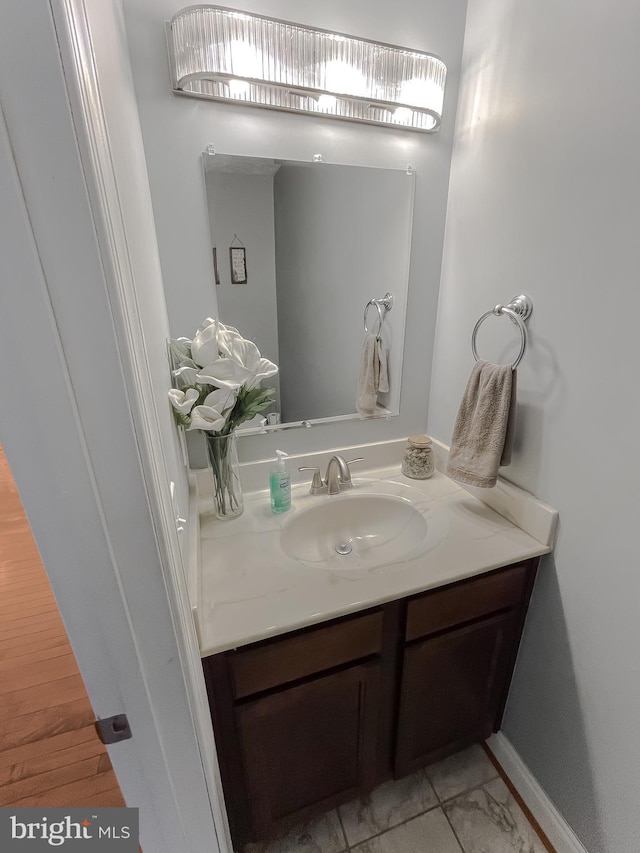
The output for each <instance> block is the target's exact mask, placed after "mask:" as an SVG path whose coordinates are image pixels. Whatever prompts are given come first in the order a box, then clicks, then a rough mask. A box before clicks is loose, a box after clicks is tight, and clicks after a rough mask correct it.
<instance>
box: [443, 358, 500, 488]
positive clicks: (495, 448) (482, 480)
mask: <svg viewBox="0 0 640 853" xmlns="http://www.w3.org/2000/svg"><path fill="white" fill-rule="evenodd" d="M515 395H516V371H515V370H513V369H512V367H511V365H510V364H490V363H489V362H486V361H477V362H476V363H475V365H474V367H473V370H472V371H471V376H470V377H469V381H468V383H467V387H466V389H465V392H464V394H463V396H462V401H461V403H460V409H459V411H458V416H457V418H456V423H455V426H454V428H453V438H452V439H451V450H450V451H449V462H448V464H447V475H448V476H449V477H451V478H452V479H453V480H458V481H459V482H460V483H467V484H468V485H471V486H480V487H483V488H492V487H493V486H495V484H496V481H497V479H498V468H499V467H500V466H501V465H508V464H509V462H510V461H511V449H512V446H513V433H514V430H515V411H516V401H515Z"/></svg>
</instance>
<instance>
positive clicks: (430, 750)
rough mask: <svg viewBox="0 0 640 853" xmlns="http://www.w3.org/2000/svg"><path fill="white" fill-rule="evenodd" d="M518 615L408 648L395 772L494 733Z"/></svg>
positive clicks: (398, 773)
mask: <svg viewBox="0 0 640 853" xmlns="http://www.w3.org/2000/svg"><path fill="white" fill-rule="evenodd" d="M517 620H518V615H517V613H515V612H513V611H509V612H507V613H505V614H502V615H499V616H495V617H493V618H490V619H484V620H482V621H481V622H477V623H476V624H474V625H470V626H466V627H464V628H459V629H457V630H454V631H448V632H447V633H443V634H440V635H438V636H435V637H429V638H427V639H425V640H422V641H419V642H416V643H415V644H413V645H409V646H407V647H406V648H405V652H404V662H403V672H402V688H401V697H400V712H399V718H398V733H397V740H396V758H395V768H394V769H395V775H396V777H400V776H405V775H407V774H409V773H413V772H414V771H415V770H418V769H419V768H421V767H424V766H425V765H426V764H428V763H429V762H430V761H434V760H437V759H438V758H440V757H441V756H443V755H446V754H448V753H449V752H454V751H455V750H456V749H459V748H462V747H464V746H466V745H468V744H469V743H472V742H474V741H478V740H484V739H485V738H487V737H488V736H489V735H490V734H491V732H492V731H493V726H494V721H495V719H496V715H497V712H498V709H499V707H500V703H501V699H502V695H503V690H504V689H505V687H506V680H507V678H508V674H509V672H510V669H511V663H512V659H513V651H514V649H513V644H514V641H515V637H516V626H517Z"/></svg>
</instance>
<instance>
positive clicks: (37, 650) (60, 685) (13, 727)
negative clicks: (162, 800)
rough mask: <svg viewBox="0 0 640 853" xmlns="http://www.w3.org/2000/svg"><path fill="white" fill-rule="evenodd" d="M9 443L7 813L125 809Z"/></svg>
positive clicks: (1, 601) (2, 533)
mask: <svg viewBox="0 0 640 853" xmlns="http://www.w3.org/2000/svg"><path fill="white" fill-rule="evenodd" d="M94 719H95V717H94V714H93V710H92V708H91V705H90V703H89V699H88V697H87V694H86V691H85V688H84V684H83V682H82V678H81V677H80V673H79V671H78V666H77V664H76V660H75V657H74V655H73V652H72V650H71V646H70V645H69V640H68V638H67V634H66V632H65V629H64V626H63V624H62V620H61V618H60V614H59V612H58V608H57V606H56V602H55V600H54V597H53V594H52V592H51V588H50V586H49V582H48V579H47V576H46V573H45V571H44V569H43V567H42V563H41V561H40V557H39V555H38V551H37V548H36V545H35V542H34V540H33V537H32V535H31V530H30V528H29V523H28V521H27V519H26V516H25V514H24V510H23V508H22V504H21V502H20V497H19V495H18V493H17V490H16V488H15V484H14V482H13V478H12V476H11V471H10V469H9V466H8V464H7V461H6V458H5V455H4V453H3V451H2V448H1V447H0V807H3V806H45V807H47V806H50V807H53V806H61V807H71V806H124V805H125V803H124V800H123V798H122V794H121V792H120V788H119V787H118V782H117V780H116V777H115V774H114V772H113V769H112V767H111V762H110V761H109V757H108V755H107V752H106V749H105V747H104V746H103V744H102V742H101V741H100V740H99V738H98V736H97V734H96V731H95V729H94V726H93V722H94Z"/></svg>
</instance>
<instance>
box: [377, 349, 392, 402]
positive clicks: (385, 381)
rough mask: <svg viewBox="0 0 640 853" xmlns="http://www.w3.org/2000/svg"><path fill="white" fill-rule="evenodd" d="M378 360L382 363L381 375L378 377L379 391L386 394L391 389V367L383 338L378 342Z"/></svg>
mask: <svg viewBox="0 0 640 853" xmlns="http://www.w3.org/2000/svg"><path fill="white" fill-rule="evenodd" d="M377 353H378V362H379V363H380V375H379V378H378V391H379V392H380V393H381V394H386V393H387V391H388V390H389V367H388V364H387V350H386V347H385V346H384V344H383V343H382V338H378V342H377Z"/></svg>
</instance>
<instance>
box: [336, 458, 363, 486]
mask: <svg viewBox="0 0 640 853" xmlns="http://www.w3.org/2000/svg"><path fill="white" fill-rule="evenodd" d="M354 462H364V456H358V457H357V458H356V459H349V461H348V462H347V463H346V464H347V471H348V472H349V477H348V479H346V480H342V481H341V482H342V488H343V489H350V488H351V471H350V470H349V465H353V463H354Z"/></svg>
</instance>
